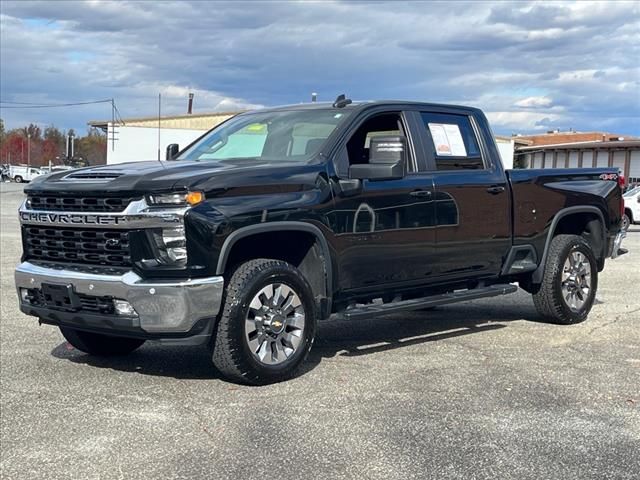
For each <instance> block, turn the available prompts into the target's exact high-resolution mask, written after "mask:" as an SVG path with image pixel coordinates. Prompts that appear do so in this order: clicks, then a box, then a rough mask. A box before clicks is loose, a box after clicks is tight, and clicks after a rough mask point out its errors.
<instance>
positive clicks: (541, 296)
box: [533, 235, 598, 325]
mask: <svg viewBox="0 0 640 480" xmlns="http://www.w3.org/2000/svg"><path fill="white" fill-rule="evenodd" d="M574 251H579V252H580V253H582V254H584V256H585V257H586V259H587V260H588V261H589V264H590V267H591V280H590V281H591V285H590V288H589V294H588V296H587V298H586V301H585V303H584V305H583V306H582V307H581V308H580V310H579V311H577V312H576V311H573V310H571V308H569V306H568V305H567V303H566V301H565V299H564V298H563V293H562V272H563V268H564V263H565V261H566V260H567V258H568V256H569V255H570V254H571V253H572V252H574ZM597 289H598V266H597V261H596V258H595V256H594V254H593V250H592V249H591V246H590V245H589V243H588V242H587V241H586V240H585V239H584V238H582V237H580V236H578V235H557V236H555V237H554V238H553V240H552V241H551V245H550V246H549V251H548V253H547V259H546V262H545V268H544V276H543V278H542V284H541V285H540V288H539V289H538V291H537V293H534V294H533V303H534V304H535V306H536V309H537V310H538V313H540V315H542V317H544V319H545V320H547V321H549V322H552V323H558V324H561V325H572V324H575V323H580V322H583V321H585V320H586V319H587V316H588V315H589V311H591V307H592V306H593V302H594V300H595V298H596V291H597Z"/></svg>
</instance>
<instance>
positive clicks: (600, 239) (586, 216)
mask: <svg viewBox="0 0 640 480" xmlns="http://www.w3.org/2000/svg"><path fill="white" fill-rule="evenodd" d="M603 228H604V226H603V225H602V221H601V220H600V217H599V216H598V215H596V214H595V213H590V212H580V213H573V214H570V215H566V216H564V217H562V218H561V219H560V221H559V222H558V225H556V229H555V230H554V232H553V236H554V237H555V236H556V235H562V234H569V235H580V236H581V237H583V238H584V239H585V240H586V241H587V242H589V245H590V246H591V249H592V250H593V253H594V255H595V257H596V259H597V260H598V268H599V269H602V267H603V266H604V259H605V250H606V245H605V239H604V230H603Z"/></svg>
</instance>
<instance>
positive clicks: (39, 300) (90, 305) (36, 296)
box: [27, 288, 115, 315]
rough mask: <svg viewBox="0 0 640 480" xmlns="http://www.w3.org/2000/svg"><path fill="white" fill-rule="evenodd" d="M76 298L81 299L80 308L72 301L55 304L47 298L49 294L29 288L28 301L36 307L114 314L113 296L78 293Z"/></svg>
mask: <svg viewBox="0 0 640 480" xmlns="http://www.w3.org/2000/svg"><path fill="white" fill-rule="evenodd" d="M75 296H76V298H77V299H78V300H79V302H80V305H79V308H73V307H72V306H71V304H70V302H67V303H65V304H60V305H57V304H56V305H54V304H53V303H52V299H51V298H47V295H46V294H45V293H44V292H43V291H42V290H41V289H39V288H29V289H27V301H28V302H29V304H30V305H33V306H35V307H45V306H48V307H50V308H55V309H57V310H63V311H78V310H81V311H84V312H90V313H101V314H103V315H114V314H115V308H114V306H113V298H112V297H104V296H103V297H96V296H93V295H85V294H83V293H76V294H75Z"/></svg>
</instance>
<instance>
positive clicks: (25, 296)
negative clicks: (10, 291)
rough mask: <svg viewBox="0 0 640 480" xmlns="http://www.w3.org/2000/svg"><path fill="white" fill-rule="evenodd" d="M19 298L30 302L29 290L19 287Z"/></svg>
mask: <svg viewBox="0 0 640 480" xmlns="http://www.w3.org/2000/svg"><path fill="white" fill-rule="evenodd" d="M20 298H21V299H22V301H23V302H24V303H31V298H29V290H27V289H26V288H21V289H20Z"/></svg>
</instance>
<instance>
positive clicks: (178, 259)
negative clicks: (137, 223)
mask: <svg viewBox="0 0 640 480" xmlns="http://www.w3.org/2000/svg"><path fill="white" fill-rule="evenodd" d="M152 237H153V242H154V243H155V245H156V247H157V254H158V258H157V260H158V261H159V262H161V263H164V264H165V265H179V264H184V263H185V262H186V260H187V238H186V236H185V234H184V227H183V226H180V227H174V228H163V229H162V230H153V232H152Z"/></svg>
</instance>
